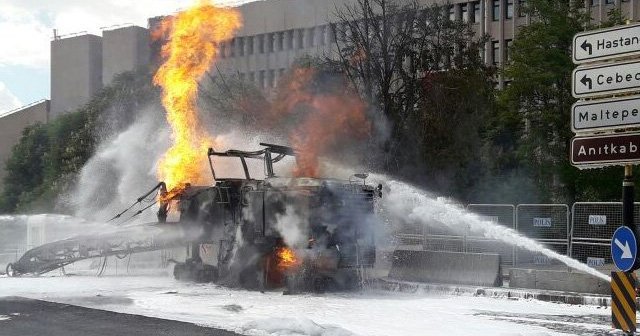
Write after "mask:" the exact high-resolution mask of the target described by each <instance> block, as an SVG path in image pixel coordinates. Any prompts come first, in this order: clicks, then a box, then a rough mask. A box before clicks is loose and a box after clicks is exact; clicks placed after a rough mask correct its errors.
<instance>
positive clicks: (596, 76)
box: [571, 60, 640, 98]
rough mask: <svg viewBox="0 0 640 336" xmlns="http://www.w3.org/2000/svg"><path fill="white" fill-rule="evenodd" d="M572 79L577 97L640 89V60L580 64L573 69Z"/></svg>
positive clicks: (574, 93) (573, 89)
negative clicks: (591, 64)
mask: <svg viewBox="0 0 640 336" xmlns="http://www.w3.org/2000/svg"><path fill="white" fill-rule="evenodd" d="M572 79H573V80H572V83H571V84H572V93H573V96H574V97H576V98H582V97H594V96H606V95H612V94H615V93H629V92H635V91H640V60H635V61H629V62H619V63H607V64H602V65H597V66H591V67H585V66H580V67H578V68H576V69H575V70H573V76H572Z"/></svg>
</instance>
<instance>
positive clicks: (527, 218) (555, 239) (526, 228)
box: [515, 204, 569, 267]
mask: <svg viewBox="0 0 640 336" xmlns="http://www.w3.org/2000/svg"><path fill="white" fill-rule="evenodd" d="M516 230H517V231H518V232H519V233H520V234H522V235H524V236H526V237H529V238H531V239H534V240H536V241H537V242H539V243H541V244H542V245H544V246H545V247H547V248H549V249H551V250H553V251H555V252H557V253H560V254H564V255H568V254H569V207H568V206H567V205H566V204H520V205H518V206H517V207H516ZM556 264H559V262H558V261H557V260H552V259H551V258H549V257H547V256H545V255H544V254H542V253H540V252H533V251H530V250H527V249H523V248H519V247H518V248H516V256H515V265H516V266H525V265H529V266H536V267H540V266H547V265H556Z"/></svg>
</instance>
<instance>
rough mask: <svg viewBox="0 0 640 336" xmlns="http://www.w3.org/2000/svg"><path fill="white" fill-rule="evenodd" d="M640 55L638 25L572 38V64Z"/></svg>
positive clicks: (639, 25)
mask: <svg viewBox="0 0 640 336" xmlns="http://www.w3.org/2000/svg"><path fill="white" fill-rule="evenodd" d="M634 55H640V24H635V25H625V26H619V27H614V28H608V29H600V30H592V31H588V32H583V33H579V34H577V35H576V36H575V37H574V38H573V62H574V63H577V64H579V63H584V62H594V61H599V60H603V59H607V58H612V57H627V56H634Z"/></svg>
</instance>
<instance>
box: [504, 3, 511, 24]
mask: <svg viewBox="0 0 640 336" xmlns="http://www.w3.org/2000/svg"><path fill="white" fill-rule="evenodd" d="M506 1H507V6H506V8H505V11H504V17H505V18H506V19H507V20H509V19H513V0H506Z"/></svg>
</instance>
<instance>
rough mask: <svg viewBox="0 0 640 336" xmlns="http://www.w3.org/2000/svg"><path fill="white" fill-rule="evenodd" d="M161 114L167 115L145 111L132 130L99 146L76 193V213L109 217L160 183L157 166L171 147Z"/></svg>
mask: <svg viewBox="0 0 640 336" xmlns="http://www.w3.org/2000/svg"><path fill="white" fill-rule="evenodd" d="M159 117H160V118H161V117H163V113H162V112H159V111H146V113H142V115H141V117H139V118H138V119H137V120H136V121H135V122H134V124H133V125H131V126H130V127H129V128H128V129H126V130H125V131H123V132H122V133H120V134H119V135H117V136H115V137H113V138H112V139H110V140H107V141H106V142H105V143H103V144H102V145H101V146H100V147H99V148H98V150H97V151H96V154H95V155H94V156H93V157H92V158H91V159H90V160H89V162H87V164H86V165H85V166H84V168H83V169H82V171H81V174H80V179H79V182H78V186H77V188H76V190H75V191H74V192H73V193H72V194H73V195H75V196H74V199H73V200H72V203H73V207H74V208H75V209H76V215H78V216H80V217H83V218H90V219H94V220H105V219H109V218H111V217H112V216H113V215H115V214H116V213H118V212H120V211H121V210H123V209H125V208H126V207H128V206H129V205H131V204H132V203H133V202H134V201H135V200H136V198H138V197H140V196H141V195H143V194H144V193H146V192H147V191H149V190H151V188H153V187H154V186H155V185H156V184H157V183H158V181H157V178H156V174H155V165H156V162H157V160H158V158H160V156H161V154H162V153H163V152H164V151H165V150H166V148H168V146H169V130H168V129H167V127H166V125H165V124H164V123H161V122H159V121H158V119H159ZM154 209H155V208H154ZM130 215H131V214H129V216H130ZM145 215H146V216H142V217H141V219H144V220H153V219H154V216H153V211H147V213H146V214H145ZM125 218H127V217H125ZM125 218H123V219H125Z"/></svg>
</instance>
